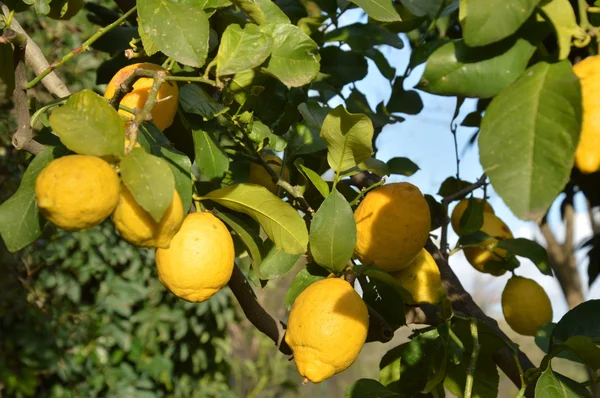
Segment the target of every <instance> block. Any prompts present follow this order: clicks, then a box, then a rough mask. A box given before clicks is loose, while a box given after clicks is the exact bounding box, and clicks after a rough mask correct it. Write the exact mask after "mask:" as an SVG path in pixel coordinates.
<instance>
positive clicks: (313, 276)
mask: <svg viewBox="0 0 600 398" xmlns="http://www.w3.org/2000/svg"><path fill="white" fill-rule="evenodd" d="M327 275H329V272H328V271H327V270H325V269H324V268H321V267H319V266H318V265H317V264H308V265H307V266H306V268H304V269H302V270H301V271H300V272H298V274H297V275H296V276H295V277H294V280H293V281H292V283H291V284H290V287H289V289H288V291H287V292H286V293H285V306H286V308H287V309H288V310H289V309H290V308H292V306H293V305H294V301H295V300H296V297H298V295H299V294H300V293H302V292H303V291H304V289H306V288H307V287H309V286H310V285H312V284H313V283H315V282H317V281H320V280H321V279H325V278H326V277H327Z"/></svg>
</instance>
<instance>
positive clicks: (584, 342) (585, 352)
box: [552, 336, 600, 373]
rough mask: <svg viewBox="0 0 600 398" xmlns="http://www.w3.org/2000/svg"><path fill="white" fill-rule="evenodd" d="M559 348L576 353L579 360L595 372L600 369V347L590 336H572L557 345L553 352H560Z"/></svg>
mask: <svg viewBox="0 0 600 398" xmlns="http://www.w3.org/2000/svg"><path fill="white" fill-rule="evenodd" d="M559 349H565V350H569V351H570V352H571V353H574V354H575V355H576V358H577V362H580V363H583V364H585V365H587V366H588V367H590V368H591V369H592V370H593V371H594V373H596V371H598V369H600V348H599V347H598V346H597V345H596V343H594V341H593V340H592V339H590V338H589V337H586V336H573V337H570V338H569V339H568V340H567V341H565V342H564V343H562V344H559V345H558V346H557V347H555V349H554V350H553V352H552V353H553V354H558V352H559V351H558V350H559ZM553 356H554V355H553Z"/></svg>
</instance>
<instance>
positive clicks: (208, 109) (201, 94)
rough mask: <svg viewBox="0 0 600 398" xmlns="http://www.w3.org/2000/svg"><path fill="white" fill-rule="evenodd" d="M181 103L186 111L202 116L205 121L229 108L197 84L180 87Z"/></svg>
mask: <svg viewBox="0 0 600 398" xmlns="http://www.w3.org/2000/svg"><path fill="white" fill-rule="evenodd" d="M179 103H180V104H181V108H183V110H184V111H185V112H188V113H193V114H196V115H199V116H202V120H204V121H207V120H210V119H214V118H215V117H217V116H219V115H221V114H223V113H225V112H227V111H228V110H229V108H227V107H225V106H224V105H223V104H221V103H220V102H217V101H215V100H214V99H213V98H212V97H211V96H210V95H208V93H207V92H206V91H204V90H203V89H202V87H200V86H199V85H197V84H186V85H185V86H183V87H181V89H179Z"/></svg>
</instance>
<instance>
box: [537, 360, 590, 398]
mask: <svg viewBox="0 0 600 398" xmlns="http://www.w3.org/2000/svg"><path fill="white" fill-rule="evenodd" d="M535 396H536V398H538V397H539V398H542V397H543V398H581V397H591V396H592V395H591V394H590V393H589V391H587V389H586V388H585V387H583V386H581V385H580V384H579V383H577V382H576V381H574V380H571V379H569V378H567V377H565V376H562V375H559V374H558V373H554V372H553V371H552V367H551V366H550V365H548V367H547V368H546V370H544V372H543V373H542V375H541V376H540V378H539V379H538V380H537V383H536V384H535Z"/></svg>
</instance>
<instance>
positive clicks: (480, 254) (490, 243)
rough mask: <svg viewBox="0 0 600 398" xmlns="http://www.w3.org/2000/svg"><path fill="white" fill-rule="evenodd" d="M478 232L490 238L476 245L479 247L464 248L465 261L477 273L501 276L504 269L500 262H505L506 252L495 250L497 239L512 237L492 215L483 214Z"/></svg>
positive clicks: (506, 227)
mask: <svg viewBox="0 0 600 398" xmlns="http://www.w3.org/2000/svg"><path fill="white" fill-rule="evenodd" d="M480 231H482V232H485V233H486V234H488V235H489V236H491V237H492V238H490V239H488V240H485V241H483V242H481V243H478V244H477V246H482V247H485V248H486V249H484V248H479V247H465V248H464V252H465V257H466V258H467V261H468V262H469V263H470V264H471V265H472V266H473V267H474V268H475V269H476V270H478V271H480V272H483V273H486V274H491V275H495V276H500V275H503V274H504V273H505V272H506V268H504V267H502V264H501V263H502V262H504V261H505V260H506V257H507V252H506V250H504V249H500V248H497V247H496V245H497V244H498V241H499V240H498V239H497V238H501V239H510V238H512V237H513V234H512V232H510V229H509V228H508V226H507V225H506V224H505V223H504V221H502V220H501V219H499V218H498V217H496V215H494V214H492V213H486V212H484V213H483V226H482V227H481V229H480Z"/></svg>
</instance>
